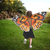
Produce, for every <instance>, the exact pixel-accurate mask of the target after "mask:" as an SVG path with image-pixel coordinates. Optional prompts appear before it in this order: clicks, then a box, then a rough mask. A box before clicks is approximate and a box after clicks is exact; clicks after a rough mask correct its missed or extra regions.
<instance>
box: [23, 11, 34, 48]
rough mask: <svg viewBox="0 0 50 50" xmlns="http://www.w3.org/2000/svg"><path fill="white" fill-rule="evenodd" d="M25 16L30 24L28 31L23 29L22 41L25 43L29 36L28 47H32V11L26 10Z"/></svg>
mask: <svg viewBox="0 0 50 50" xmlns="http://www.w3.org/2000/svg"><path fill="white" fill-rule="evenodd" d="M26 16H27V17H28V22H29V25H30V31H29V32H25V31H24V33H23V36H24V37H25V39H24V42H23V43H24V44H26V41H27V39H28V38H29V47H30V48H32V45H31V44H32V38H34V34H33V31H32V19H31V16H32V12H31V11H28V12H27V15H26Z"/></svg>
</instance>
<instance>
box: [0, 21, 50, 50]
mask: <svg viewBox="0 0 50 50" xmlns="http://www.w3.org/2000/svg"><path fill="white" fill-rule="evenodd" d="M33 32H34V35H35V38H34V39H33V42H32V46H33V47H32V48H29V39H28V41H27V44H23V40H24V36H23V31H22V30H21V29H20V28H19V26H16V25H15V24H14V22H12V21H11V20H0V50H50V24H47V23H43V25H42V26H41V27H40V28H39V29H38V30H36V31H34V30H33Z"/></svg>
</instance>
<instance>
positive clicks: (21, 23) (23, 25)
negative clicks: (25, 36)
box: [13, 16, 30, 32]
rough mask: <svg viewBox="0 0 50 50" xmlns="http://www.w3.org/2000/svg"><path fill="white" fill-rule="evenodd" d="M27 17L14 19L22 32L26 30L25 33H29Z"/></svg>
mask: <svg viewBox="0 0 50 50" xmlns="http://www.w3.org/2000/svg"><path fill="white" fill-rule="evenodd" d="M27 19H28V18H27V17H26V16H21V17H19V18H18V16H17V17H14V18H13V22H14V23H15V24H16V25H17V26H19V27H20V28H21V30H24V31H26V32H27V31H29V29H30V28H29V22H28V21H27Z"/></svg>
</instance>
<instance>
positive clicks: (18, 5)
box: [0, 0, 26, 14]
mask: <svg viewBox="0 0 50 50" xmlns="http://www.w3.org/2000/svg"><path fill="white" fill-rule="evenodd" d="M0 6H2V7H3V6H4V8H2V7H1V9H2V10H3V11H4V10H7V11H11V12H14V11H15V12H19V13H22V14H25V12H26V8H25V7H24V6H23V3H22V2H21V1H18V0H13V1H12V0H11V1H10V0H7V1H4V2H1V5H0ZM1 9H0V10H1ZM2 10H1V11H2Z"/></svg>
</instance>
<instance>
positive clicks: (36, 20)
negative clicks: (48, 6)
mask: <svg viewBox="0 0 50 50" xmlns="http://www.w3.org/2000/svg"><path fill="white" fill-rule="evenodd" d="M45 15H46V12H42V13H36V14H34V15H32V16H31V19H32V27H33V29H34V30H36V29H38V28H39V27H40V26H41V25H42V23H43V20H44V18H45ZM13 22H14V23H15V24H16V25H17V26H19V27H20V28H21V29H22V30H24V31H25V32H28V31H29V30H30V25H29V22H28V17H26V16H21V17H18V16H16V17H14V18H13Z"/></svg>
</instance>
